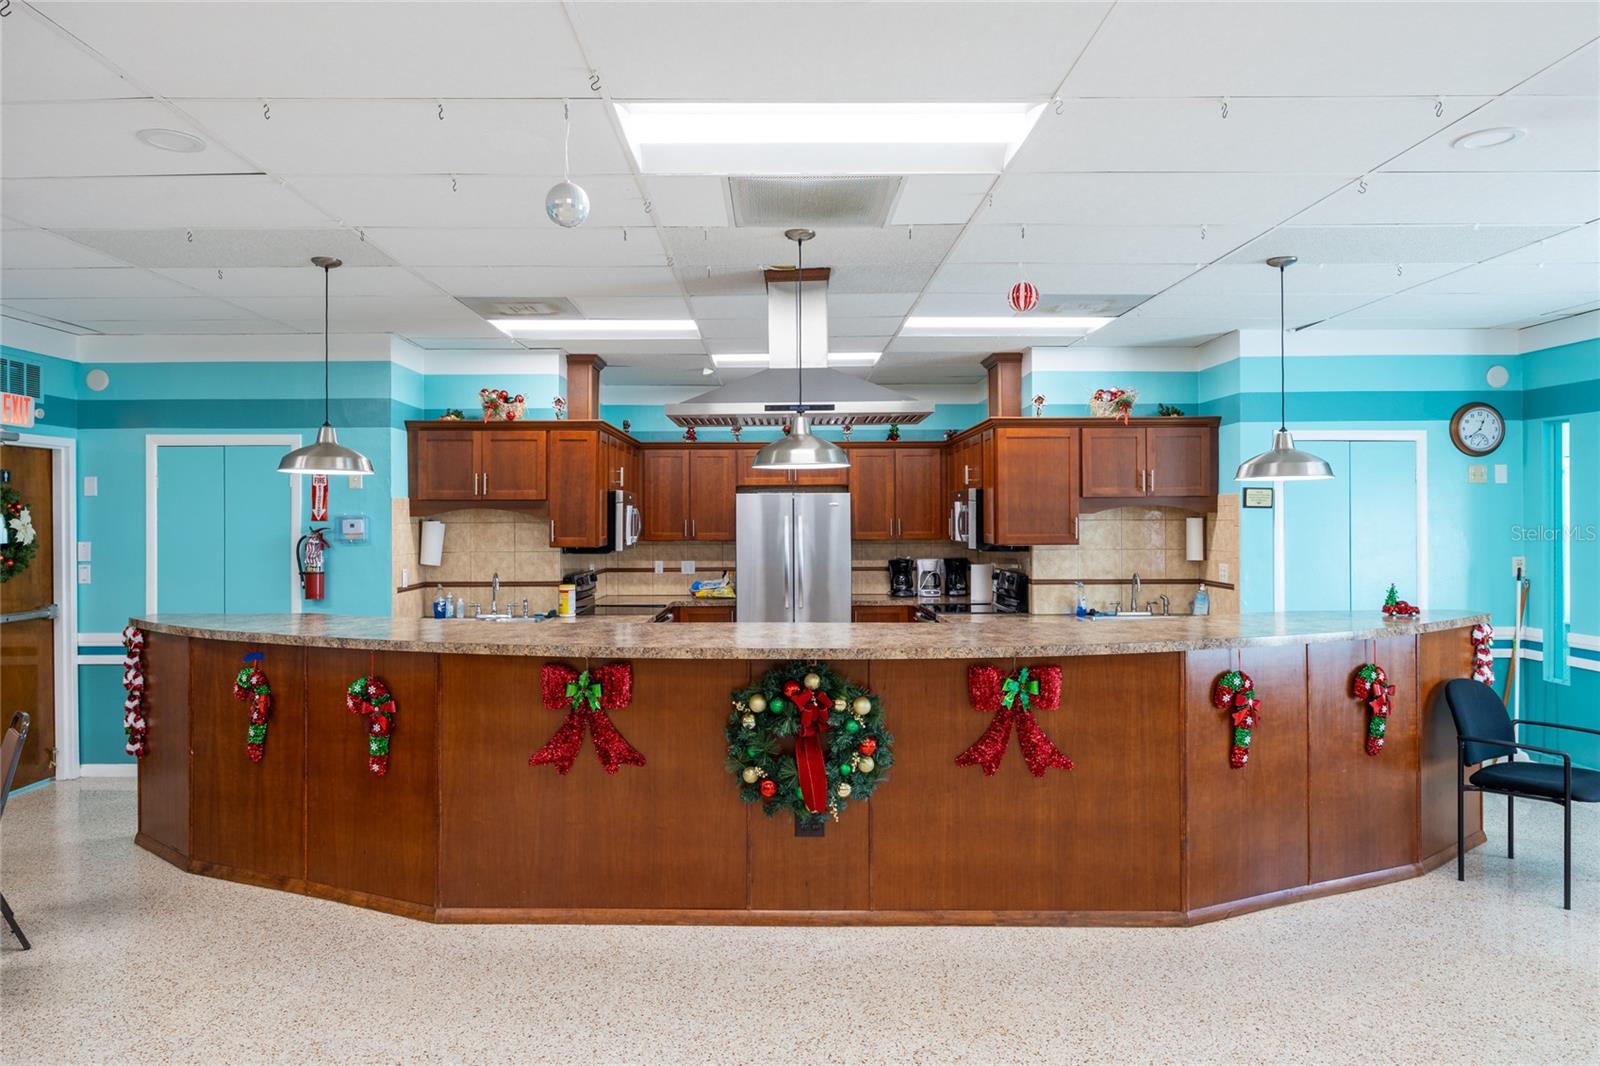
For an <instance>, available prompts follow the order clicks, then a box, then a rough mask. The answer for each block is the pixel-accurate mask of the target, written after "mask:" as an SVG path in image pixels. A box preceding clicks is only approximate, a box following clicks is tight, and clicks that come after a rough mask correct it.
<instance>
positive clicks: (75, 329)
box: [0, 305, 95, 336]
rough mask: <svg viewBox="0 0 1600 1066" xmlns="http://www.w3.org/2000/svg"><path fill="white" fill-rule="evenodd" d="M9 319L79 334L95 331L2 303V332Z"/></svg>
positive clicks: (0, 315)
mask: <svg viewBox="0 0 1600 1066" xmlns="http://www.w3.org/2000/svg"><path fill="white" fill-rule="evenodd" d="M8 321H12V322H30V323H32V324H34V325H37V326H45V327H48V328H49V329H53V330H57V331H59V332H61V333H71V334H74V335H77V336H84V335H86V334H91V333H94V332H95V331H94V330H92V329H89V328H88V327H87V326H79V325H75V324H74V323H71V322H60V321H57V320H56V319H53V318H46V317H44V316H43V315H36V314H33V313H32V312H29V311H23V310H21V309H19V308H14V307H5V306H3V305H0V334H3V331H4V328H5V324H6V323H7V322H8Z"/></svg>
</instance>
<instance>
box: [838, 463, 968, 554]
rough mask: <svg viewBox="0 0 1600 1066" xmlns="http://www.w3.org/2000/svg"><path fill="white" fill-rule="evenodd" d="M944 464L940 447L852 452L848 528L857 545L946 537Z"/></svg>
mask: <svg viewBox="0 0 1600 1066" xmlns="http://www.w3.org/2000/svg"><path fill="white" fill-rule="evenodd" d="M944 475H945V465H944V461H943V458H942V457H941V455H940V449H939V448H938V447H936V446H935V447H926V448H922V447H905V446H900V447H895V446H892V445H882V446H876V447H873V446H864V447H852V448H851V449H850V480H849V485H850V527H851V533H852V534H853V536H854V537H855V539H856V540H938V539H940V538H942V537H943V536H944V493H943V491H942V485H943V482H944Z"/></svg>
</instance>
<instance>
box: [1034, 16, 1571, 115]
mask: <svg viewBox="0 0 1600 1066" xmlns="http://www.w3.org/2000/svg"><path fill="white" fill-rule="evenodd" d="M1595 23H1596V15H1595V11H1594V8H1593V7H1592V5H1587V4H1563V3H1472V4H1454V5H1450V6H1449V7H1447V8H1443V7H1441V6H1440V5H1437V4H1427V3H1420V4H1419V3H1390V4H1360V5H1356V6H1352V5H1350V4H1345V3H1293V4H1238V3H1187V4H1121V5H1118V7H1117V8H1116V10H1114V11H1113V12H1112V13H1111V15H1110V17H1109V18H1107V20H1106V23H1105V25H1104V26H1103V27H1102V28H1101V30H1100V32H1099V34H1098V35H1096V37H1095V41H1094V44H1093V45H1092V46H1091V47H1090V48H1089V50H1088V52H1087V53H1086V54H1085V55H1084V57H1083V58H1082V59H1081V60H1080V61H1079V62H1078V64H1077V66H1076V67H1075V68H1074V69H1073V71H1072V76H1071V77H1070V78H1069V79H1068V80H1067V84H1066V92H1067V93H1069V94H1071V95H1074V96H1212V97H1220V96H1225V95H1230V94H1231V95H1233V96H1239V97H1246V96H1432V95H1433V94H1435V93H1446V94H1454V95H1470V96H1480V95H1481V96H1492V95H1495V94H1498V93H1501V92H1504V91H1505V90H1506V89H1509V88H1510V87H1511V86H1513V85H1515V84H1516V83H1517V82H1519V81H1521V80H1522V79H1524V78H1526V77H1528V76H1529V75H1530V74H1532V73H1534V72H1535V71H1537V70H1539V69H1540V68H1542V67H1544V66H1546V65H1548V64H1550V63H1552V62H1554V61H1555V60H1557V59H1559V58H1560V57H1561V56H1564V55H1566V54H1567V53H1568V52H1569V51H1571V50H1572V49H1573V48H1574V47H1576V46H1577V45H1578V44H1579V43H1581V42H1583V41H1587V40H1589V39H1591V38H1593V37H1594V36H1595V34H1596V32H1597V28H1596V25H1595Z"/></svg>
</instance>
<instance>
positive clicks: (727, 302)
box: [689, 292, 837, 319]
mask: <svg viewBox="0 0 1600 1066" xmlns="http://www.w3.org/2000/svg"><path fill="white" fill-rule="evenodd" d="M836 299H837V297H836V296H834V295H833V293H832V292H830V293H829V294H828V307H829V311H830V313H831V311H832V308H833V301H834V300H836ZM689 306H690V308H692V309H693V311H694V317H695V318H696V319H707V318H765V317H766V315H767V296H766V293H765V292H763V293H760V294H752V295H747V296H696V297H694V298H693V299H691V300H690V301H689Z"/></svg>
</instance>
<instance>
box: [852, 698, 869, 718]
mask: <svg viewBox="0 0 1600 1066" xmlns="http://www.w3.org/2000/svg"><path fill="white" fill-rule="evenodd" d="M850 710H851V711H852V712H854V713H856V714H871V713H872V701H871V700H869V699H867V697H865V696H857V697H856V701H855V702H854V703H852V704H851V705H850Z"/></svg>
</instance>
